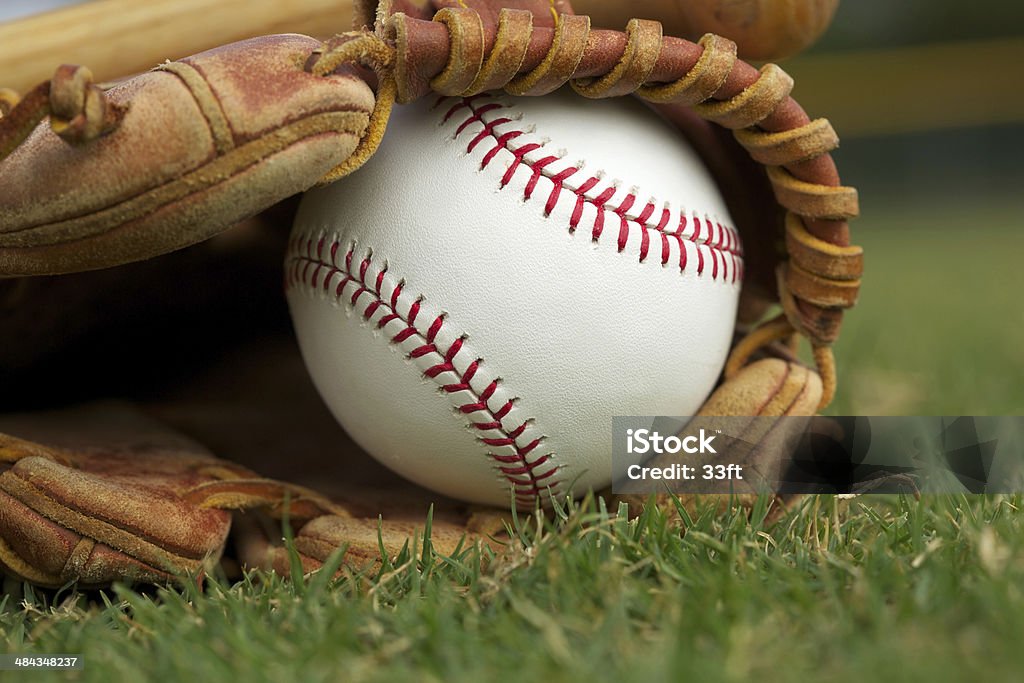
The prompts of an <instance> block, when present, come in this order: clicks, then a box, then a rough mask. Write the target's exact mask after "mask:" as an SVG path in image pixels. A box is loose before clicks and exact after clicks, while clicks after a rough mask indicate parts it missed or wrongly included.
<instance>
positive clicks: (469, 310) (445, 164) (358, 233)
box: [286, 93, 742, 505]
mask: <svg viewBox="0 0 1024 683" xmlns="http://www.w3.org/2000/svg"><path fill="white" fill-rule="evenodd" d="M425 169H429V172H425ZM598 207H600V208H598ZM295 225H296V227H295V230H294V232H293V236H292V246H291V248H290V252H289V257H288V261H287V263H286V271H287V274H286V278H287V282H288V299H289V303H290V305H291V309H292V314H293V317H294V320H295V328H296V332H297V334H298V338H299V342H300V346H301V347H302V350H303V354H304V356H305V358H306V361H307V365H308V367H309V369H310V373H311V375H312V376H313V380H314V383H316V385H317V387H318V388H319V390H320V392H321V394H322V395H323V396H324V399H325V401H326V402H327V404H328V406H329V407H330V408H331V409H332V411H333V412H334V413H335V415H336V416H337V417H338V419H339V420H340V421H341V422H342V424H343V425H344V426H345V427H346V429H347V430H348V431H349V433H350V434H351V435H352V436H353V437H354V438H355V440H356V441H357V442H359V443H360V444H361V445H362V446H363V447H364V448H365V449H366V450H367V451H369V452H370V453H371V454H373V455H374V456H375V457H377V458H378V459H379V460H380V461H381V462H383V463H384V464H385V465H387V466H388V467H390V468H391V469H393V470H395V471H396V472H398V473H400V474H402V475H403V476H405V477H408V478H410V479H412V480H413V481H415V482H417V483H419V484H421V485H423V486H426V487H428V488H431V489H433V490H436V491H440V492H442V493H445V494H447V495H450V496H453V497H456V498H460V499H464V500H468V501H472V502H480V503H491V504H497V505H507V504H508V503H509V500H510V497H511V496H512V494H513V493H515V494H516V497H517V498H518V499H519V502H520V503H531V502H533V500H534V499H535V498H536V497H537V496H540V497H541V498H542V499H545V498H546V496H547V494H548V492H549V491H551V492H555V493H558V494H561V493H565V492H568V491H569V490H570V488H572V490H574V491H576V492H577V493H582V492H584V491H586V490H588V489H591V488H595V489H596V488H601V487H603V486H605V485H607V484H608V483H609V481H610V478H611V471H610V463H609V459H608V454H609V453H610V452H611V451H610V447H611V418H612V416H614V415H636V416H645V415H659V414H670V415H691V414H695V413H696V412H697V410H698V409H699V408H700V406H701V404H702V403H703V402H704V400H705V399H706V398H707V396H708V394H709V393H710V392H711V389H712V388H713V387H714V385H715V383H716V381H717V380H718V377H719V374H720V372H721V369H722V365H723V362H724V359H725V356H726V354H727V352H728V349H729V346H730V342H731V340H732V332H733V324H734V320H735V316H736V307H737V299H738V294H739V290H740V285H741V281H742V257H741V254H740V245H739V238H738V236H737V235H736V233H735V232H734V231H733V230H732V229H731V227H732V222H731V218H730V216H729V213H728V210H727V208H726V206H725V204H724V202H723V200H722V198H721V196H720V195H719V194H718V192H717V189H716V188H715V185H714V182H713V180H712V179H711V177H710V175H709V174H708V173H707V171H706V170H705V167H704V165H703V164H702V162H701V161H700V159H699V157H698V156H697V155H696V154H695V153H694V152H693V151H692V149H690V148H689V147H688V145H687V144H686V143H685V141H683V140H682V139H681V138H680V136H679V135H678V134H677V133H676V132H675V131H673V130H672V129H671V127H669V126H667V125H666V124H665V123H664V122H663V121H661V120H660V119H658V117H656V116H654V115H653V114H652V113H651V112H650V111H648V110H646V109H645V108H644V107H643V106H641V105H640V104H639V103H636V102H634V101H630V100H616V101H612V100H607V101H600V102H590V101H587V100H584V99H582V98H579V97H577V96H575V95H573V94H571V93H562V94H558V95H553V96H550V97H548V98H544V99H538V100H515V99H513V98H506V97H504V96H482V97H477V98H470V99H461V98H446V99H441V100H440V101H439V100H438V98H436V97H434V98H428V99H426V100H424V101H421V102H419V103H416V104H413V105H409V106H406V107H401V108H399V109H398V110H396V111H395V112H394V114H393V118H392V122H391V127H390V129H389V131H388V134H387V135H386V136H385V139H384V142H383V144H382V146H381V148H380V149H379V150H378V152H377V154H376V155H375V156H374V157H373V158H372V159H371V160H370V161H369V162H368V163H367V164H366V166H364V167H363V168H362V169H360V170H359V171H358V172H356V173H355V174H353V175H352V176H350V177H349V178H346V179H345V180H343V181H341V182H339V183H337V184H335V185H333V186H331V187H328V188H325V189H321V190H317V191H315V192H311V193H308V194H307V195H306V198H305V199H304V200H303V203H302V205H301V206H300V209H299V214H298V217H297V219H296V224H295ZM573 226H575V229H574V228H573ZM677 230H681V232H680V233H679V234H678V235H676V234H674V233H675V232H676V231H677ZM492 385H493V386H492ZM328 457H329V456H328ZM510 489H513V491H511V492H510Z"/></svg>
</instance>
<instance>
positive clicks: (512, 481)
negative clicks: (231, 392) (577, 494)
mask: <svg viewBox="0 0 1024 683" xmlns="http://www.w3.org/2000/svg"><path fill="white" fill-rule="evenodd" d="M325 246H326V245H325V238H324V237H321V238H320V239H318V240H317V241H316V243H315V244H314V242H313V239H312V238H308V239H306V240H302V239H300V238H295V239H293V240H292V241H291V244H290V248H289V257H288V265H287V267H286V272H285V288H286V289H290V288H292V287H296V286H299V285H302V286H305V287H307V288H309V289H310V290H312V291H322V292H324V293H329V292H330V283H331V281H332V279H333V278H334V277H335V276H340V281H339V282H338V284H337V286H336V287H335V288H334V296H335V298H336V299H337V300H338V301H347V302H348V303H349V304H350V305H351V306H352V307H353V308H355V307H356V304H357V302H358V301H359V299H360V298H361V297H363V295H367V296H368V297H369V299H370V301H369V303H368V304H367V305H366V307H365V308H364V309H363V311H362V313H361V314H360V315H361V316H362V318H363V319H364V320H366V321H367V322H370V321H371V319H372V318H373V316H374V315H375V314H376V313H377V312H378V311H381V310H383V311H384V315H383V316H382V317H381V318H380V320H379V321H378V322H377V324H376V327H377V329H381V330H383V329H384V328H385V327H386V326H387V325H388V324H389V323H392V322H395V321H398V322H399V323H400V324H401V327H400V329H398V331H396V332H394V333H393V334H392V335H391V336H390V342H391V343H392V344H401V343H402V342H404V341H407V340H409V339H412V338H414V337H419V340H418V341H420V342H421V343H419V344H418V345H417V346H416V347H415V348H414V349H413V350H412V351H410V352H409V354H408V356H409V358H410V359H416V358H423V357H425V356H429V355H431V354H434V355H437V356H439V357H440V362H438V363H435V364H434V365H432V366H430V367H429V368H427V369H426V370H424V371H423V375H424V377H427V378H429V379H433V380H435V381H436V382H437V383H438V385H439V386H440V388H441V390H442V391H444V392H445V393H447V394H455V393H459V392H466V393H468V394H469V395H470V396H471V400H470V401H468V402H466V403H463V404H462V405H458V406H456V409H457V410H458V411H459V413H461V414H463V415H466V416H467V417H469V418H470V419H469V421H468V426H469V427H471V428H472V429H475V430H478V431H482V432H497V433H498V434H499V435H500V436H497V437H485V436H480V437H477V440H478V441H479V442H480V443H482V444H484V445H485V446H487V447H488V450H487V456H488V457H489V458H491V460H493V461H494V463H495V469H496V470H497V471H498V472H499V473H500V474H501V476H502V477H503V478H504V479H505V480H506V481H507V482H508V483H509V485H510V486H511V487H512V491H513V493H514V495H515V497H516V501H517V502H518V503H520V504H525V505H533V504H534V503H535V502H536V500H537V497H538V496H539V495H541V494H545V493H548V492H550V493H551V494H552V495H558V494H559V491H560V489H561V486H562V482H561V481H559V480H557V479H555V480H551V479H552V477H553V476H554V475H555V473H556V472H558V470H559V469H560V467H559V466H558V465H555V464H553V463H551V460H552V458H553V456H554V453H551V452H548V453H544V454H543V455H540V456H539V457H537V458H535V459H533V460H529V459H527V456H529V455H530V453H532V452H533V451H535V450H536V449H537V448H538V447H539V446H540V444H541V443H542V442H543V440H544V437H539V438H535V439H532V440H531V441H530V442H529V443H527V444H525V445H522V446H521V445H520V444H519V442H518V439H519V438H520V437H521V436H522V435H523V434H524V433H525V432H526V429H527V427H528V426H529V424H530V422H531V420H524V421H522V422H520V423H519V424H516V425H506V424H505V423H504V419H505V417H506V416H507V415H508V414H509V412H510V411H511V410H512V407H513V403H514V400H512V399H510V400H508V401H506V402H505V403H504V404H503V405H502V406H501V408H499V409H497V410H492V409H491V408H490V407H489V406H488V400H489V399H490V398H491V397H492V396H494V393H495V392H496V391H497V389H498V384H499V382H500V380H499V379H497V378H495V379H492V380H491V381H490V382H489V383H488V384H487V387H486V388H485V389H484V390H483V391H481V392H479V393H477V392H476V390H475V389H473V387H472V384H471V382H472V380H473V378H474V377H475V376H476V374H477V373H478V372H480V368H481V366H482V364H483V359H480V358H478V359H475V360H473V362H471V363H470V364H469V365H468V367H467V368H466V370H465V371H464V372H462V373H461V374H459V373H458V371H457V370H456V368H455V359H456V357H457V356H458V355H459V353H460V352H461V351H462V349H463V345H464V337H457V338H456V339H455V341H453V342H452V343H451V344H450V345H449V346H448V348H442V347H441V346H440V345H438V343H437V335H438V334H439V333H440V332H441V330H442V328H443V327H444V324H445V315H444V314H441V315H439V316H437V317H436V318H435V319H434V320H433V321H432V322H431V323H430V326H429V327H428V329H427V332H426V333H425V334H423V333H421V332H420V331H419V330H418V329H417V328H416V326H415V323H416V318H417V316H419V315H420V312H421V310H422V302H423V298H422V297H418V298H416V299H415V300H414V301H413V302H412V304H410V305H409V310H408V311H407V312H406V313H405V314H404V315H403V314H402V313H400V312H399V311H398V303H399V301H398V300H399V297H400V296H401V294H402V290H403V288H404V287H405V282H404V281H402V280H400V281H399V282H398V284H396V285H395V288H394V290H393V291H392V293H391V296H390V297H387V296H385V295H384V293H383V292H382V289H384V285H385V277H384V274H385V273H386V272H387V270H388V268H387V265H385V266H384V267H383V268H381V270H380V272H379V273H378V274H377V275H376V276H375V277H374V278H372V283H371V282H367V273H368V272H369V271H370V266H371V265H372V260H373V254H372V252H368V253H367V255H366V256H365V257H364V258H363V259H362V260H361V261H359V263H358V266H357V267H356V268H355V269H353V259H354V255H355V245H352V246H351V247H349V249H348V250H347V251H346V252H345V257H344V259H343V260H344V264H345V265H344V268H339V267H338V266H337V265H336V264H337V262H338V258H337V256H338V250H339V248H340V242H339V241H338V240H337V239H335V240H333V241H332V242H331V245H330V247H329V249H327V251H328V253H329V260H328V259H327V258H326V257H325V254H324V247H325ZM311 269H312V272H311ZM318 283H319V284H318ZM349 285H351V286H352V288H353V293H352V294H351V295H350V296H348V297H345V298H342V295H343V293H344V290H345V287H347V286H349ZM445 373H452V374H454V375H456V376H457V377H458V381H457V382H450V383H443V380H442V379H441V377H442V375H444V374H445ZM478 414H482V415H479V418H477V417H474V416H477V415H478ZM480 418H482V419H480ZM494 448H512V449H514V450H515V453H514V454H508V455H503V454H501V453H496V452H494V451H493V450H491V449H494ZM545 464H549V466H548V467H547V468H546V469H542V470H541V466H542V465H545ZM538 470H540V471H538Z"/></svg>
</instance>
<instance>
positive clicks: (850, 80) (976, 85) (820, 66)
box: [784, 38, 1024, 138]
mask: <svg viewBox="0 0 1024 683" xmlns="http://www.w3.org/2000/svg"><path fill="white" fill-rule="evenodd" d="M784 67H785V69H786V71H787V72H789V73H790V75H792V76H793V77H794V78H795V79H796V88H795V89H794V91H793V96H794V97H795V98H796V100H797V102H799V103H800V104H801V105H803V107H804V109H806V110H807V113H808V114H810V115H811V117H812V118H816V117H819V116H824V117H826V118H828V119H830V120H831V121H832V123H833V125H834V126H835V128H836V130H837V131H838V132H839V135H840V137H844V138H850V137H856V136H866V135H884V134H892V133H906V132H915V131H928V130H938V129H944V128H953V127H965V126H987V125H993V124H1000V123H1022V122H1024V75H1022V73H1024V38H1014V39H1006V40H990V41H979V42H958V43H940V44H927V45H920V46H913V47H904V48H896V49H887V50H871V51H856V52H836V53H822V54H817V55H808V56H804V57H799V58H796V59H792V60H789V61H787V62H785V64H784Z"/></svg>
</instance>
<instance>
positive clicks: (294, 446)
mask: <svg viewBox="0 0 1024 683" xmlns="http://www.w3.org/2000/svg"><path fill="white" fill-rule="evenodd" d="M794 4H798V3H783V5H785V6H786V7H792V6H793V5H794ZM808 4H815V3H808ZM828 4H829V5H831V6H834V4H832V3H828ZM827 14H828V16H831V14H830V13H827ZM358 15H359V16H358V18H357V26H359V27H361V28H359V29H358V30H356V31H353V32H350V33H345V34H342V35H339V36H337V37H335V38H333V39H331V40H329V41H327V42H325V43H321V42H319V41H316V40H314V39H312V38H308V37H305V36H299V35H277V36H266V37H262V38H254V39H251V40H247V41H243V42H240V43H234V44H231V45H226V46H223V47H220V48H217V49H214V50H210V51H208V52H204V53H201V54H198V55H195V56H193V57H189V58H187V59H183V60H180V61H177V62H169V63H165V64H162V65H160V66H158V67H156V68H155V69H154V70H152V71H150V72H148V73H145V74H142V75H139V76H135V77H133V78H130V79H128V80H125V81H123V82H120V83H118V84H117V85H114V86H112V87H104V86H100V85H98V84H95V83H93V82H92V80H91V77H90V74H89V72H88V70H87V69H84V68H81V67H71V66H64V67H61V68H59V69H58V70H57V72H56V73H55V74H54V77H53V78H52V79H51V80H50V81H48V82H46V83H43V84H41V85H40V86H38V87H37V88H35V89H33V90H31V91H30V92H28V93H26V94H25V95H24V97H22V98H18V97H17V96H16V95H15V94H14V93H12V92H10V91H0V111H2V113H3V117H2V118H0V188H2V192H0V277H2V278H4V279H0V332H2V336H3V340H4V341H3V344H2V345H0V377H2V379H0V387H2V389H3V390H2V391H0V404H2V409H3V410H5V411H7V412H6V414H5V415H3V416H2V417H0V569H2V570H3V571H4V572H6V573H7V574H8V575H10V576H13V577H17V578H19V579H23V580H27V581H29V582H32V583H35V584H38V585H41V586H54V587H56V586H62V585H65V584H68V583H72V582H78V583H79V584H80V585H83V586H102V585H105V584H108V583H110V582H112V581H114V580H133V581H141V582H167V581H169V580H172V579H174V578H177V577H182V576H193V577H194V576H196V575H200V574H201V573H202V572H203V571H205V570H206V569H208V568H209V567H210V566H211V564H213V563H216V562H217V561H218V560H219V559H220V558H221V556H222V554H223V553H224V549H225V546H226V544H227V542H228V537H229V530H230V529H231V528H232V526H234V528H235V532H236V533H235V535H234V542H233V546H232V550H233V552H232V555H234V556H236V557H238V558H239V559H241V560H242V561H243V562H244V563H246V564H248V565H250V566H262V567H269V568H277V569H280V570H285V569H286V567H287V563H288V556H287V554H286V553H284V552H283V551H282V549H281V547H280V544H279V543H276V542H274V541H275V539H279V538H280V536H281V532H280V528H281V527H280V520H281V519H282V518H284V517H287V520H288V523H289V525H290V527H291V528H293V529H294V530H295V532H296V538H295V547H296V549H297V550H298V551H299V554H300V556H301V559H302V561H303V563H304V567H305V568H306V569H307V570H314V569H316V568H317V567H318V566H320V564H321V563H322V562H324V561H325V560H326V559H327V558H328V557H329V556H331V554H332V553H334V552H335V551H336V550H338V549H339V548H343V549H344V550H345V553H346V555H345V558H346V560H348V561H350V562H354V563H357V564H362V563H367V562H370V563H373V562H378V561H380V559H381V554H382V553H383V554H385V555H389V556H390V555H395V554H397V553H398V552H399V550H400V549H401V548H402V547H403V545H404V544H406V543H407V542H408V541H409V539H410V537H411V536H413V535H415V534H417V533H419V532H420V531H422V528H421V527H422V525H423V521H424V520H425V519H426V518H427V513H428V510H429V509H431V507H432V508H433V513H432V527H431V539H432V543H433V544H434V546H435V547H436V548H438V549H439V550H440V551H441V552H445V553H452V552H456V551H457V550H458V549H459V548H460V547H463V548H464V547H467V546H466V544H467V542H469V543H473V542H483V543H491V544H494V543H500V542H501V538H500V536H501V529H502V526H503V514H504V512H505V511H501V510H486V509H476V508H472V507H469V506H466V505H464V504H461V503H459V502H457V501H451V500H445V499H443V498H441V497H439V496H437V495H435V494H430V493H428V492H425V491H422V490H419V489H417V488H416V487H414V486H413V485H411V484H408V483H405V482H402V481H399V480H397V478H396V477H395V476H393V475H391V474H390V473H388V472H386V471H384V470H383V469H382V468H381V467H380V466H378V465H376V464H375V463H374V462H373V461H372V460H371V459H369V458H368V456H366V455H365V454H363V453H362V452H360V450H359V449H358V448H357V447H356V446H355V445H354V444H352V443H351V442H349V441H347V438H346V437H345V436H344V434H343V433H342V432H341V431H340V428H339V427H338V426H337V424H336V423H335V422H334V420H333V418H332V417H331V416H330V415H329V414H328V413H327V412H326V410H325V409H324V408H323V406H322V405H321V403H320V401H319V399H318V397H317V396H316V395H315V392H314V390H313V389H312V387H311V384H310V383H309V382H308V380H307V379H306V376H305V371H304V369H303V367H302V364H301V360H300V359H299V358H298V354H297V351H296V348H295V345H294V343H293V342H292V340H291V337H290V333H289V323H288V319H287V314H286V311H285V307H284V303H283V296H282V294H281V292H280V260H281V255H282V254H283V253H284V249H285V242H286V239H287V226H289V225H290V218H291V215H292V213H293V211H294V201H292V200H289V197H292V196H293V195H295V194H296V193H299V192H302V191H304V190H306V189H308V188H310V187H312V186H314V185H316V184H318V183H329V182H333V181H336V180H338V179H339V178H342V177H343V176H345V175H346V174H348V173H351V172H352V171H354V170H355V169H357V168H358V167H359V166H360V165H361V164H362V163H363V162H365V161H366V159H368V158H369V157H370V156H371V155H372V154H373V153H374V150H375V149H376V147H377V145H378V144H379V142H380V140H381V138H382V136H383V135H384V134H385V127H386V124H387V121H388V116H389V112H390V111H391V108H392V105H393V104H395V103H396V102H397V103H405V102H410V101H412V100H415V99H416V98H419V97H422V96H424V95H426V94H427V93H429V92H436V93H440V94H443V95H448V96H453V97H464V96H469V95H472V94H474V93H478V92H483V91H488V90H498V89H503V90H505V91H507V92H508V93H510V94H513V95H517V96H543V95H545V94H546V93H550V92H552V91H553V90H555V89H557V88H559V87H561V86H563V85H565V84H567V83H568V84H569V85H570V86H571V87H572V88H573V89H574V90H576V92H578V93H579V94H580V95H582V96H584V97H589V98H600V97H617V96H625V95H630V94H632V95H635V96H637V97H639V98H641V99H643V100H645V101H646V102H648V103H650V104H651V107H652V108H653V109H655V110H656V111H657V112H658V113H659V114H660V115H662V116H663V117H665V118H666V119H667V120H669V121H670V122H672V123H673V124H674V125H675V126H676V127H677V128H678V129H679V130H680V134H683V135H686V136H687V137H688V138H689V140H690V141H691V142H692V144H693V145H694V146H695V147H696V148H697V149H698V150H699V151H700V153H701V154H702V155H703V158H704V159H705V160H706V162H707V164H708V167H709V169H710V170H711V171H712V172H713V174H714V175H715V176H716V178H717V179H718V181H719V185H720V187H721V188H722V189H723V192H724V194H725V195H726V199H727V201H728V202H729V205H730V211H731V213H732V215H733V218H734V219H735V220H736V222H737V224H738V226H739V228H740V230H741V232H742V235H743V239H744V244H745V252H746V260H747V264H746V275H745V283H744V289H743V293H742V296H741V306H740V314H739V319H738V321H737V325H738V327H737V329H738V334H737V339H736V342H735V345H734V348H733V350H732V354H731V356H730V358H729V361H728V363H727V366H726V369H725V372H724V375H723V377H722V380H721V383H720V385H719V387H718V388H717V390H716V391H715V392H714V394H713V395H712V396H711V398H710V399H709V400H708V402H707V404H706V405H705V406H704V408H703V410H702V414H704V415H758V416H767V417H779V416H786V415H810V414H813V413H814V412H815V411H816V410H818V409H819V408H820V407H822V406H824V405H827V404H828V403H829V401H830V400H831V398H832V396H833V393H834V391H835V367H834V362H833V356H832V352H831V345H832V343H833V342H834V341H835V339H836V337H837V335H838V333H839V328H840V323H841V320H842V316H843V312H844V310H845V309H846V308H849V307H850V306H852V305H853V304H854V303H855V300H856V296H857V290H858V287H859V278H860V274H861V269H862V262H861V259H862V256H861V250H860V249H859V248H858V247H855V246H852V245H851V244H850V242H849V231H848V227H847V220H849V219H851V218H853V217H855V216H856V215H857V195H856V191H855V190H853V189H852V188H847V187H843V186H841V184H840V180H839V176H838V173H837V171H836V167H835V165H834V163H833V161H832V159H831V157H830V155H829V153H830V152H831V151H832V150H833V149H834V148H835V147H836V146H837V144H838V140H837V137H836V135H835V133H834V132H833V130H832V128H831V126H830V125H829V123H828V122H827V121H826V120H824V119H817V120H813V121H812V120H811V119H809V117H808V116H807V115H806V113H805V112H804V111H803V109H802V108H801V107H800V106H799V105H798V104H797V103H796V101H794V100H793V99H792V98H791V97H790V91H791V89H792V87H793V81H792V79H790V78H789V77H788V76H787V75H786V74H785V72H783V71H782V70H781V69H780V68H778V67H777V66H775V65H773V64H768V65H766V66H763V67H761V68H760V69H758V68H755V67H753V66H751V65H749V64H747V63H746V62H744V61H742V60H740V59H738V58H737V48H736V44H735V43H734V42H732V41H730V40H728V39H725V38H722V37H719V36H717V35H714V34H707V35H704V36H703V37H702V38H700V39H699V41H698V42H696V43H695V42H691V41H689V40H686V39H683V38H675V37H668V36H665V35H663V33H662V28H661V25H660V24H659V23H657V22H655V21H650V20H631V21H629V23H628V24H627V26H626V30H625V31H614V30H606V29H599V28H597V27H596V26H594V25H593V24H592V22H591V21H590V19H589V18H588V17H586V16H582V15H577V14H575V13H574V12H573V10H572V8H571V7H570V5H569V2H568V1H567V0H517V1H515V2H511V1H506V2H501V1H500V0H434V1H433V2H423V1H413V0H395V1H394V2H387V1H381V2H379V3H362V5H360V6H359V11H358ZM229 227H231V228H232V230H230V231H227V232H225V231H226V230H227V228H229ZM184 247H189V248H188V249H183V248H184ZM773 309H774V311H775V312H774V313H773ZM801 337H802V338H805V339H807V340H808V341H809V343H810V346H811V348H812V350H813V357H814V361H815V367H813V368H809V367H805V366H804V365H802V364H801V363H800V362H799V361H798V360H797V358H796V353H795V345H796V342H797V340H798V339H799V338H801ZM112 397H116V398H117V399H118V401H117V402H111V401H110V400H106V399H110V398H112ZM186 434H187V435H188V436H187V437H186V436H184V435H186ZM328 452H329V453H330V454H331V455H330V457H327V455H326V454H327V453H328ZM257 472H259V474H257ZM285 481H288V482H292V483H283V482H285ZM627 502H629V503H630V504H631V505H635V506H639V505H641V504H643V503H644V502H645V501H643V500H641V499H629V500H628V501H627Z"/></svg>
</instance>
